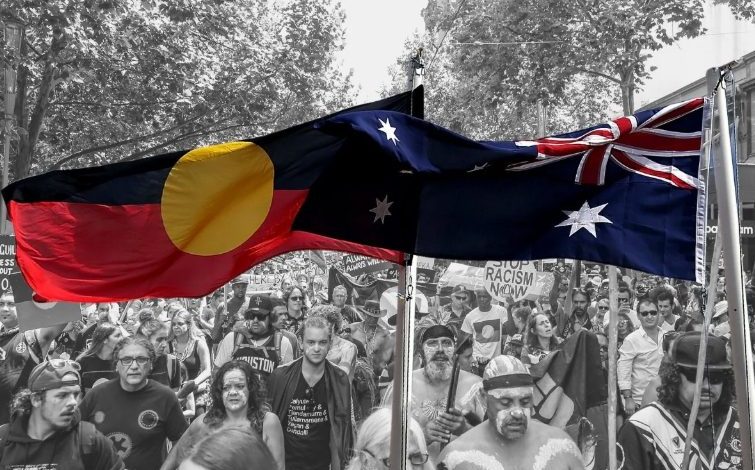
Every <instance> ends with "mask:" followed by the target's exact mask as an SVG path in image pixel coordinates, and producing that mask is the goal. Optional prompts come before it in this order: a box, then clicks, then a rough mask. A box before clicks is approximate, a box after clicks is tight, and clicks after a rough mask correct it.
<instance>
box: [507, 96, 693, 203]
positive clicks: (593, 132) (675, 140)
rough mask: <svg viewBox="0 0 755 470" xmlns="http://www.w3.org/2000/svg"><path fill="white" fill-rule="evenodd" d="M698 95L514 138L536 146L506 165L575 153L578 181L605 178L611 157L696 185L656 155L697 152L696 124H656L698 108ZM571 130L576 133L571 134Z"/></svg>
mask: <svg viewBox="0 0 755 470" xmlns="http://www.w3.org/2000/svg"><path fill="white" fill-rule="evenodd" d="M704 104H705V99H704V98H696V99H692V100H689V101H686V102H683V103H675V104H673V105H669V106H666V107H665V108H662V109H660V110H659V111H657V112H653V111H645V112H640V113H638V114H635V115H633V116H626V117H621V118H618V119H615V120H613V121H610V122H608V123H606V124H603V125H600V126H597V127H595V128H592V129H589V130H587V131H579V132H577V133H571V134H564V135H562V136H557V137H544V138H542V139H538V140H536V141H518V142H516V145H518V146H521V147H532V146H534V147H536V148H537V159H536V161H534V162H528V163H521V164H516V165H512V166H511V167H510V169H511V170H527V169H531V168H536V167H539V166H543V165H548V164H551V163H554V162H557V161H560V160H563V159H567V158H579V159H580V162H579V167H578V168H577V173H576V175H575V178H574V181H575V182H576V183H578V184H584V185H599V186H602V185H604V184H605V176H606V166H607V165H608V162H609V161H613V162H614V163H616V164H617V165H619V166H620V167H621V168H624V169H625V170H627V171H631V172H633V173H637V174H641V175H645V176H647V177H649V178H655V179H658V180H661V181H665V182H667V183H669V184H671V185H673V186H676V187H678V188H684V189H696V188H698V187H699V181H698V179H697V178H696V177H695V176H693V175H690V174H687V173H685V172H684V171H682V170H680V169H678V168H676V167H675V166H674V165H672V164H670V163H665V164H664V163H659V162H657V161H655V160H652V159H651V158H648V157H656V158H657V159H659V160H664V159H670V158H672V157H685V156H697V155H699V154H700V139H701V131H700V126H699V124H698V125H697V126H682V127H687V128H682V129H679V130H673V131H672V130H666V129H661V126H668V125H669V124H673V123H674V122H675V121H680V120H681V118H683V117H684V116H688V115H689V114H691V113H693V112H695V111H697V110H699V109H701V108H702V107H703V105H704ZM575 134H576V135H575Z"/></svg>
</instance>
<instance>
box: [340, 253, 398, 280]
mask: <svg viewBox="0 0 755 470" xmlns="http://www.w3.org/2000/svg"><path fill="white" fill-rule="evenodd" d="M391 267H393V263H391V262H389V261H383V260H380V259H376V258H370V257H368V256H361V255H345V256H344V257H343V270H344V272H346V273H348V274H350V275H352V276H354V277H356V276H360V275H362V274H368V273H374V272H378V271H383V270H385V269H390V268H391Z"/></svg>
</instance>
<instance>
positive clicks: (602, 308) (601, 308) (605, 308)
mask: <svg viewBox="0 0 755 470" xmlns="http://www.w3.org/2000/svg"><path fill="white" fill-rule="evenodd" d="M598 310H608V307H598Z"/></svg>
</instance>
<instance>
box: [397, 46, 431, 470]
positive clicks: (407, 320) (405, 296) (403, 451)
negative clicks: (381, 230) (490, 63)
mask: <svg viewBox="0 0 755 470" xmlns="http://www.w3.org/2000/svg"><path fill="white" fill-rule="evenodd" d="M423 75H424V63H423V61H422V49H420V50H419V51H418V52H417V55H416V56H415V57H413V58H412V97H411V100H410V101H411V105H410V106H411V107H410V111H411V115H412V116H415V117H419V118H424V109H423V105H422V104H423V102H424V100H423V99H418V100H415V96H414V90H415V89H416V88H417V87H419V86H420V85H422V79H423ZM418 98H419V97H418ZM415 101H417V103H415ZM416 279H417V263H415V262H414V260H413V257H412V255H411V254H405V255H404V263H403V264H401V265H399V268H398V303H397V305H396V315H397V320H398V321H397V322H396V349H395V354H394V357H393V396H392V403H391V404H392V406H393V413H392V416H391V456H390V462H391V465H390V467H391V468H393V469H404V467H405V465H406V458H407V452H408V449H407V446H408V443H409V416H410V415H409V413H410V411H409V405H410V404H411V402H412V400H411V397H412V367H413V365H414V364H413V362H414V354H413V351H414V311H415V305H414V302H413V301H412V297H413V294H414V292H413V291H414V282H415V280H416Z"/></svg>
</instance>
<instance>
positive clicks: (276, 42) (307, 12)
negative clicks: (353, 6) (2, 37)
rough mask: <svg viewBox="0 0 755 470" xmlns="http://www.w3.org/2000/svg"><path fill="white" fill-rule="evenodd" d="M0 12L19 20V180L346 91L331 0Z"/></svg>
mask: <svg viewBox="0 0 755 470" xmlns="http://www.w3.org/2000/svg"><path fill="white" fill-rule="evenodd" d="M2 13H3V14H5V15H8V14H10V15H14V16H16V17H18V18H20V19H21V20H22V21H23V22H24V23H25V24H26V36H25V41H24V43H23V47H22V53H21V60H20V64H19V65H20V66H19V74H18V91H19V93H18V97H17V100H16V111H15V112H16V118H17V123H18V126H19V135H18V146H19V148H18V150H19V151H18V158H17V160H16V161H15V162H14V165H13V168H12V169H13V172H14V173H15V177H16V178H20V177H23V176H26V175H28V174H33V173H39V172H43V171H48V170H51V169H56V168H60V167H76V166H84V165H92V164H102V163H108V162H115V161H123V160H130V159H136V158H140V157H143V156H146V155H151V154H155V153H163V152H166V151H169V150H175V149H180V148H191V147H194V146H197V145H202V144H207V143H211V142H218V141H224V140H232V139H238V138H249V137H253V136H256V135H261V134H264V133H268V132H271V131H273V130H276V129H279V128H284V127H288V126H290V125H293V124H295V123H297V122H301V121H303V120H307V119H311V118H313V117H316V116H319V115H322V114H325V113H327V112H329V111H332V110H334V109H336V108H339V107H342V106H346V105H348V104H350V96H351V95H352V94H353V93H352V92H351V90H352V85H351V80H350V77H349V76H344V74H342V73H341V72H340V71H339V69H338V67H337V65H338V64H337V63H336V61H335V54H336V52H337V51H339V50H341V48H342V47H343V36H344V31H343V26H342V25H343V20H344V13H343V11H342V10H341V8H340V4H338V3H337V1H336V0H333V1H330V0H327V1H317V2H312V1H308V0H282V1H276V2H269V1H265V0H5V1H4V2H3V6H2ZM11 60H13V58H12V57H11V55H10V53H9V51H8V50H4V51H3V55H2V61H3V65H4V64H5V63H7V62H8V61H11ZM14 154H15V152H14Z"/></svg>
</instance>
